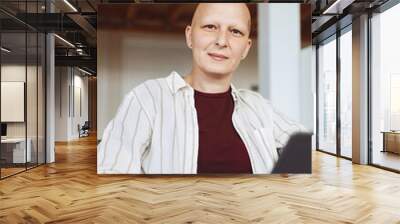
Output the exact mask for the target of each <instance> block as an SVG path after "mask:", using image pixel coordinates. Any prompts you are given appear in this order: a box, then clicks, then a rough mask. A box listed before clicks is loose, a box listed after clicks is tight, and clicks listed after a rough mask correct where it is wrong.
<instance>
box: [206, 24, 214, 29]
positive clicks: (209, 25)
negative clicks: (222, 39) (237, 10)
mask: <svg viewBox="0 0 400 224" xmlns="http://www.w3.org/2000/svg"><path fill="white" fill-rule="evenodd" d="M203 27H204V28H206V29H207V30H215V29H216V26H214V25H212V24H208V25H205V26H203Z"/></svg>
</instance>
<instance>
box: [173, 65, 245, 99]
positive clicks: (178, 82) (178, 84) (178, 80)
mask: <svg viewBox="0 0 400 224" xmlns="http://www.w3.org/2000/svg"><path fill="white" fill-rule="evenodd" d="M167 83H168V86H169V88H170V89H171V91H172V93H173V94H176V93H177V92H178V91H179V90H181V89H183V88H184V87H189V88H190V89H193V88H192V87H191V86H190V85H189V84H187V83H186V81H185V80H184V79H183V78H182V77H181V76H180V75H179V74H178V72H176V71H172V72H171V74H170V75H169V76H168V77H167ZM231 89H232V97H233V100H234V101H236V100H237V99H238V97H239V92H238V90H237V89H236V87H235V86H234V85H233V84H232V83H231Z"/></svg>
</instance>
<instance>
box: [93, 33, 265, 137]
mask: <svg viewBox="0 0 400 224" xmlns="http://www.w3.org/2000/svg"><path fill="white" fill-rule="evenodd" d="M191 62H192V56H191V51H190V50H189V49H188V48H187V47H186V42H185V39H184V35H183V33H182V35H181V36H176V35H173V36H172V35H160V34H157V35H153V34H143V33H129V32H126V33H123V32H115V31H104V30H101V29H99V31H98V74H97V80H98V82H97V83H98V86H97V94H98V104H97V111H98V118H97V122H98V123H97V125H98V129H97V136H98V139H101V137H102V133H103V130H104V128H105V126H106V125H107V123H108V122H109V121H110V120H111V119H112V118H113V117H114V115H115V112H116V110H117V108H118V106H119V104H120V102H121V100H122V98H123V96H124V95H125V94H126V93H128V92H129V91H130V90H131V89H132V88H133V87H135V86H137V85H139V84H140V83H142V82H144V81H145V80H148V79H154V78H160V77H165V76H168V75H169V74H170V72H171V71H173V70H175V71H177V72H178V73H179V74H181V75H182V76H183V75H186V74H187V73H188V72H190V69H191ZM257 64H258V62H257V41H254V42H253V46H252V49H251V50H250V52H249V55H248V58H246V60H244V61H243V62H242V64H241V65H240V67H239V69H238V70H237V71H236V73H235V74H234V78H233V79H234V80H233V83H234V85H235V86H236V87H237V88H246V89H250V87H251V86H252V85H257V84H258V66H257Z"/></svg>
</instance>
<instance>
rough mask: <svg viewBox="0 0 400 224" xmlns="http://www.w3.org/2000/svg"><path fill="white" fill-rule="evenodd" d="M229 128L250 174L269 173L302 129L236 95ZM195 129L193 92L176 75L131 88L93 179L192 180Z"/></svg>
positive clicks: (256, 100) (260, 102) (257, 101)
mask: <svg viewBox="0 0 400 224" xmlns="http://www.w3.org/2000/svg"><path fill="white" fill-rule="evenodd" d="M231 89H232V91H231V94H232V97H233V99H234V112H233V114H232V122H233V126H234V128H235V130H236V131H237V133H238V134H239V136H240V137H241V139H242V141H243V143H244V144H245V146H246V149H247V152H248V154H249V157H250V162H251V166H252V169H253V173H255V174H267V173H270V172H271V171H272V169H273V167H274V165H275V163H276V161H277V159H278V154H277V150H276V148H277V147H282V146H283V145H284V144H285V143H286V141H287V140H288V139H289V136H290V135H291V134H292V133H294V132H298V131H305V129H304V127H303V126H301V125H299V124H296V123H295V122H292V121H290V120H288V119H287V118H286V117H285V116H284V115H282V114H281V113H278V112H276V111H275V110H274V109H273V107H272V106H271V104H270V103H269V102H268V101H267V100H266V99H264V98H263V97H262V96H261V95H260V94H258V93H256V92H253V91H250V90H244V89H236V88H235V87H234V86H233V85H232V84H231ZM198 140H199V128H198V122H197V112H196V108H195V104H194V90H193V88H192V87H191V86H190V85H189V84H187V83H186V81H185V80H184V79H183V78H182V77H181V76H180V75H179V74H178V73H176V72H172V73H171V74H170V75H169V76H168V77H165V78H160V79H152V80H148V81H146V82H144V83H142V84H140V85H139V86H137V87H135V88H133V89H132V90H131V91H130V92H129V93H128V94H127V95H126V96H125V98H124V100H123V102H122V104H121V105H120V106H119V108H118V111H117V114H116V116H115V117H114V119H112V120H111V121H110V122H109V123H108V125H107V127H106V129H105V130H104V133H103V138H102V141H101V142H100V144H99V145H98V148H97V173H98V174H143V173H146V174H196V173H197V156H198V147H199V144H198Z"/></svg>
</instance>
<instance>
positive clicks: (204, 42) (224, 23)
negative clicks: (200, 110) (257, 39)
mask: <svg viewBox="0 0 400 224" xmlns="http://www.w3.org/2000/svg"><path fill="white" fill-rule="evenodd" d="M249 33H250V13H249V10H248V8H247V6H246V5H245V4H238V3H230V4H226V3H220V4H217V3H214V4H200V5H199V6H198V8H197V10H196V13H195V15H194V17H193V21H192V26H187V28H186V40H187V44H188V46H189V48H191V49H192V54H193V66H194V67H195V68H197V69H200V70H201V71H202V72H204V73H206V74H217V75H228V74H232V73H233V72H234V71H235V70H236V68H237V67H238V66H239V64H240V61H241V60H242V59H244V58H245V57H246V56H247V53H248V51H249V49H250V46H251V40H250V39H249Z"/></svg>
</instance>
